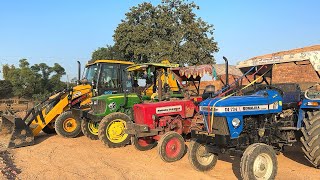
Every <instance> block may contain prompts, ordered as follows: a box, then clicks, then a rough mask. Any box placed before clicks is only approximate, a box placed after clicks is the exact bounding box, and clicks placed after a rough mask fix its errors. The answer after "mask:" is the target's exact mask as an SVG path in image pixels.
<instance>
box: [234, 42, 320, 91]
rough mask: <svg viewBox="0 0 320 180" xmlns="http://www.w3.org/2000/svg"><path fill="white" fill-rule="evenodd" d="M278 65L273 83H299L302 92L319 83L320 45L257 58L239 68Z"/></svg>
mask: <svg viewBox="0 0 320 180" xmlns="http://www.w3.org/2000/svg"><path fill="white" fill-rule="evenodd" d="M272 64H276V65H275V66H274V67H273V68H272V83H273V84H277V83H298V84H299V85H300V87H301V89H302V90H304V89H306V88H307V87H309V86H311V85H314V84H315V83H318V82H319V72H320V45H314V46H308V47H304V48H298V49H293V50H288V51H281V52H276V53H272V54H266V55H262V56H257V57H254V58H251V59H248V60H246V61H242V62H240V63H239V64H238V66H237V67H238V68H240V69H241V68H243V69H245V67H250V66H252V65H258V66H259V65H269V66H271V65H272Z"/></svg>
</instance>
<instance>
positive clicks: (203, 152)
mask: <svg viewBox="0 0 320 180" xmlns="http://www.w3.org/2000/svg"><path fill="white" fill-rule="evenodd" d="M309 55H310V56H308V55H307V56H305V55H304V56H303V57H302V55H300V53H298V54H295V55H290V56H289V55H288V56H286V55H285V56H282V57H281V58H280V59H281V60H279V59H278V60H279V61H277V63H285V62H294V61H302V60H309V61H310V62H311V64H312V65H313V67H314V69H315V71H316V72H317V74H318V77H319V73H318V72H319V69H317V67H320V66H319V62H318V59H320V57H319V55H320V52H317V53H316V52H309ZM316 57H317V58H316ZM269 60H270V61H269ZM316 60H317V61H316ZM249 61H252V62H244V63H240V64H239V65H238V67H239V68H240V69H241V70H242V71H243V72H247V73H246V74H245V75H244V77H247V75H253V76H254V80H253V81H251V82H250V81H249V82H250V84H252V85H254V86H252V87H253V90H252V91H251V92H248V91H247V92H244V91H246V90H247V89H248V88H247V87H248V86H245V87H244V88H242V89H240V90H239V91H238V92H242V94H245V95H242V96H231V95H235V94H231V95H229V96H224V97H218V96H217V94H216V95H211V96H210V97H209V98H208V99H206V100H204V101H202V102H201V103H200V113H201V114H202V115H203V121H204V129H202V130H193V131H192V138H193V140H192V141H191V143H190V147H189V155H188V156H189V161H190V163H191V165H192V166H193V167H194V168H195V169H196V170H199V171H208V170H211V169H212V168H214V166H215V165H216V163H217V159H218V154H221V153H230V154H234V155H237V154H238V155H240V156H242V157H241V162H240V172H241V176H242V178H243V179H274V178H275V176H276V174H277V158H276V154H279V153H280V152H281V151H283V150H284V147H285V146H292V145H293V143H295V142H297V140H298V138H299V137H298V136H299V135H298V134H299V133H296V132H302V133H300V134H302V137H301V142H302V145H303V147H302V150H303V152H304V154H305V157H306V158H307V159H308V160H309V161H310V162H311V163H312V164H313V165H314V166H315V167H316V168H320V111H319V109H320V91H319V90H320V85H319V84H317V85H315V86H312V87H310V88H308V89H307V90H305V92H304V93H302V91H301V89H300V87H299V85H298V84H294V83H288V84H274V85H271V79H272V68H273V67H274V66H276V63H275V59H272V58H271V59H268V60H265V61H264V60H261V59H259V60H257V61H253V60H252V59H251V60H249ZM252 69H254V70H253V71H252ZM319 78H320V77H319ZM300 136H301V135H300Z"/></svg>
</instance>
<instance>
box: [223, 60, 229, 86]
mask: <svg viewBox="0 0 320 180" xmlns="http://www.w3.org/2000/svg"><path fill="white" fill-rule="evenodd" d="M223 60H224V61H225V64H226V87H227V86H229V63H228V59H227V58H226V57H224V56H223Z"/></svg>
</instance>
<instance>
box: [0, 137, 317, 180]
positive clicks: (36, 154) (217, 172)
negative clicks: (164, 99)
mask: <svg viewBox="0 0 320 180" xmlns="http://www.w3.org/2000/svg"><path fill="white" fill-rule="evenodd" d="M8 153H10V154H9V156H8V157H11V156H10V155H13V157H12V158H13V159H14V164H13V163H11V164H10V158H9V160H8V158H7V159H6V158H4V156H1V157H0V169H1V172H2V174H0V179H4V178H5V177H7V178H8V177H9V178H10V177H11V178H14V177H15V174H17V178H18V179H79V178H81V179H169V178H175V179H237V178H240V174H239V158H230V157H228V156H223V157H220V160H219V161H218V163H217V165H216V167H215V168H214V169H213V170H212V171H210V172H205V173H203V172H198V171H195V170H194V169H192V167H191V166H190V165H189V162H188V158H187V156H184V157H183V159H182V160H180V161H178V162H175V163H165V162H163V161H162V160H161V159H160V158H159V157H158V154H157V149H156V148H154V149H152V150H150V151H145V152H141V151H137V150H135V148H134V147H133V146H131V145H129V146H126V147H124V148H118V149H108V148H106V147H105V146H104V145H103V144H102V143H101V142H100V141H92V140H89V139H87V138H86V137H84V136H81V137H78V138H75V139H65V138H62V137H59V136H57V135H52V136H48V135H40V136H39V137H37V138H36V145H34V146H29V147H24V148H19V149H13V150H10V151H9V152H8ZM8 153H7V154H8ZM3 159H5V160H3ZM3 162H4V163H3ZM278 162H279V170H278V176H277V179H318V178H319V176H320V170H319V169H315V168H313V167H310V165H309V163H308V162H307V160H305V159H304V157H303V155H302V152H301V151H300V148H299V147H289V148H288V149H287V152H286V153H285V154H281V155H279V156H278ZM6 167H9V168H6ZM20 170H21V171H20ZM8 173H9V176H7V174H8Z"/></svg>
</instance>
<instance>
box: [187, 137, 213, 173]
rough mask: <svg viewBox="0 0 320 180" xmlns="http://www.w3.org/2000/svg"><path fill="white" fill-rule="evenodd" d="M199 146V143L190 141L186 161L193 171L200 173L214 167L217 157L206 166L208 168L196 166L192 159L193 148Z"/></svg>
mask: <svg viewBox="0 0 320 180" xmlns="http://www.w3.org/2000/svg"><path fill="white" fill-rule="evenodd" d="M200 145H201V144H200V142H199V141H197V140H196V139H192V140H191V141H190V144H189V152H188V160H189V162H190V164H191V166H192V167H193V169H195V170H197V171H200V172H204V171H210V170H212V169H213V168H214V167H215V166H216V164H217V161H218V156H217V155H215V158H214V159H213V161H212V163H210V165H208V166H202V165H200V164H197V162H196V161H195V159H196V157H194V152H193V151H194V148H198V147H197V146H200Z"/></svg>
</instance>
